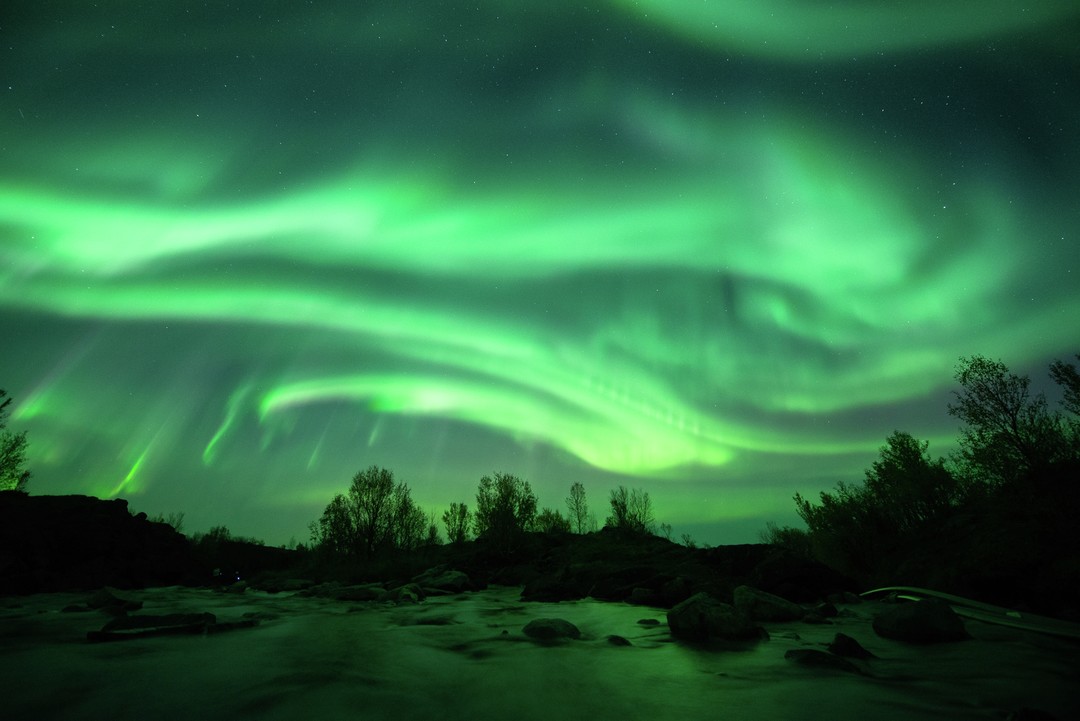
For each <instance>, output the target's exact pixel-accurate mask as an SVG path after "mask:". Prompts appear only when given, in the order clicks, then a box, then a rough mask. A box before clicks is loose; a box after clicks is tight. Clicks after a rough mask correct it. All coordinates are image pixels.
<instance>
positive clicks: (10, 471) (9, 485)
mask: <svg viewBox="0 0 1080 721" xmlns="http://www.w3.org/2000/svg"><path fill="white" fill-rule="evenodd" d="M9 405H11V398H8V395H7V391H5V390H3V389H0V491H20V492H23V493H25V492H26V485H27V483H28V482H29V480H30V471H28V470H26V469H25V468H24V467H23V466H24V465H25V464H26V446H27V442H26V431H22V432H21V433H12V432H10V431H7V430H5V429H6V428H7V419H8V413H9V412H10V411H9V410H8V406H9Z"/></svg>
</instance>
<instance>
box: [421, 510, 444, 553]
mask: <svg viewBox="0 0 1080 721" xmlns="http://www.w3.org/2000/svg"><path fill="white" fill-rule="evenodd" d="M427 522H428V528H427V538H426V539H425V540H424V545H425V546H441V545H442V537H441V536H439V523H438V519H437V518H436V516H435V511H432V512H431V513H429V514H428V517H427Z"/></svg>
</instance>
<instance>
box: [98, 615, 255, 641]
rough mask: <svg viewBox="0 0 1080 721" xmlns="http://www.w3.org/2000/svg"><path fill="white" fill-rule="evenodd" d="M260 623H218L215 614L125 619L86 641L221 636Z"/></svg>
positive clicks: (115, 621)
mask: <svg viewBox="0 0 1080 721" xmlns="http://www.w3.org/2000/svg"><path fill="white" fill-rule="evenodd" d="M256 625H258V621H257V620H256V619H252V618H247V619H244V620H242V621H230V622H226V623H218V621H217V618H216V617H215V616H214V614H212V613H170V614H166V615H164V616H153V615H147V616H121V617H117V618H114V619H112V620H111V621H109V622H108V623H106V624H105V625H104V626H102V627H101V630H100V631H90V632H89V633H87V634H86V640H87V641H91V642H101V641H126V640H129V639H133V638H145V637H147V636H174V635H181V634H196V633H220V632H222V631H231V630H233V629H236V628H252V627H254V626H256Z"/></svg>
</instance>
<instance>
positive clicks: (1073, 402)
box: [1050, 354, 1080, 416]
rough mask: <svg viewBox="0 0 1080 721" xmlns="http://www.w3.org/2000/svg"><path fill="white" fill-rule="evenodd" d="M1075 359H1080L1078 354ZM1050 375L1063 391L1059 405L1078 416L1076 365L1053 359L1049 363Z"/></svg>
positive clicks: (1079, 399)
mask: <svg viewBox="0 0 1080 721" xmlns="http://www.w3.org/2000/svg"><path fill="white" fill-rule="evenodd" d="M1076 359H1077V360H1080V354H1077V356H1076ZM1050 377H1051V378H1053V379H1054V382H1055V383H1057V384H1058V385H1059V386H1061V388H1062V390H1063V391H1064V398H1062V400H1061V405H1063V406H1064V407H1065V410H1067V411H1068V412H1069V413H1072V414H1073V415H1074V416H1080V372H1077V370H1076V366H1074V365H1072V364H1071V363H1066V362H1064V361H1059V360H1057V361H1054V362H1053V363H1051V364H1050Z"/></svg>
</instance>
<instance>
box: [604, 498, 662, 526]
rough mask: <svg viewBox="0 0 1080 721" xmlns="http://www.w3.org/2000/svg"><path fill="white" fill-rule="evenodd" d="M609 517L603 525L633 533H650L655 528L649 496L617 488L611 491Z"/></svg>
mask: <svg viewBox="0 0 1080 721" xmlns="http://www.w3.org/2000/svg"><path fill="white" fill-rule="evenodd" d="M610 503H611V515H610V516H608V518H607V522H606V524H605V525H607V526H609V527H611V528H617V529H620V530H625V531H633V532H634V533H652V532H653V530H654V528H655V526H656V519H655V518H654V517H653V511H652V501H651V500H650V499H649V494H648V493H647V492H645V491H643V490H641V489H639V488H635V489H633V490H627V488H626V486H619V487H618V488H616V489H614V490H612V491H611V498H610Z"/></svg>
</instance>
